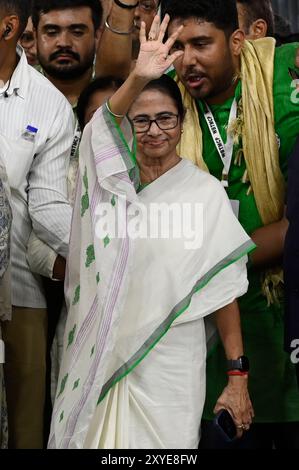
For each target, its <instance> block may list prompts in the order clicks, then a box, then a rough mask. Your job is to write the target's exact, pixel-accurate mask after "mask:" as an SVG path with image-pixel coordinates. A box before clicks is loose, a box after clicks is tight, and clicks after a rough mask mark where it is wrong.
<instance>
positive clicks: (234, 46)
mask: <svg viewBox="0 0 299 470" xmlns="http://www.w3.org/2000/svg"><path fill="white" fill-rule="evenodd" d="M244 41H245V34H244V32H243V31H242V30H241V29H237V30H236V31H235V32H234V33H233V34H232V35H231V37H230V39H229V43H230V49H231V52H232V54H233V56H234V57H238V56H239V55H240V54H241V51H242V48H243V45H244Z"/></svg>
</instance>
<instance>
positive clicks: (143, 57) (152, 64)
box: [136, 41, 168, 79]
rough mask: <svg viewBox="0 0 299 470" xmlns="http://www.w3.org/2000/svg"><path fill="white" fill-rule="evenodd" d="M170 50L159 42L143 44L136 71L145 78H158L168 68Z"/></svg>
mask: <svg viewBox="0 0 299 470" xmlns="http://www.w3.org/2000/svg"><path fill="white" fill-rule="evenodd" d="M167 57H168V48H167V46H165V45H164V44H163V43H161V42H159V41H148V42H145V43H143V44H141V47H140V52H139V56H138V61H137V64H136V69H137V70H140V71H141V72H142V75H143V76H148V77H149V78H151V79H153V78H158V77H160V76H161V74H162V73H164V71H165V70H166V69H167V68H168V60H167Z"/></svg>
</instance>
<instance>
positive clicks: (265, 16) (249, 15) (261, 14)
mask: <svg viewBox="0 0 299 470" xmlns="http://www.w3.org/2000/svg"><path fill="white" fill-rule="evenodd" d="M237 2H238V3H240V5H242V6H243V8H244V10H245V18H244V19H245V28H246V31H245V33H246V34H248V33H249V29H250V26H251V25H252V23H254V22H255V21H256V20H258V19H262V20H264V21H266V23H267V25H268V29H267V36H272V37H274V29H275V28H274V13H273V9H272V2H271V0H237Z"/></svg>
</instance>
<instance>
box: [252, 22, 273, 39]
mask: <svg viewBox="0 0 299 470" xmlns="http://www.w3.org/2000/svg"><path fill="white" fill-rule="evenodd" d="M267 32H268V25H267V23H266V21H265V20H262V19H261V18H259V19H258V20H256V21H254V22H253V23H252V24H251V25H250V28H249V36H250V39H261V38H265V37H266V36H267Z"/></svg>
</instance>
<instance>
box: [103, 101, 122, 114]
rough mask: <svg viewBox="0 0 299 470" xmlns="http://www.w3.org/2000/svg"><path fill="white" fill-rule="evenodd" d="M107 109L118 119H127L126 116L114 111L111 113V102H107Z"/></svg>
mask: <svg viewBox="0 0 299 470" xmlns="http://www.w3.org/2000/svg"><path fill="white" fill-rule="evenodd" d="M106 108H107V110H108V111H109V113H110V114H112V116H114V117H116V118H124V117H125V114H115V113H114V112H113V111H111V108H110V103H109V100H108V101H106Z"/></svg>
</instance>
